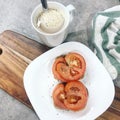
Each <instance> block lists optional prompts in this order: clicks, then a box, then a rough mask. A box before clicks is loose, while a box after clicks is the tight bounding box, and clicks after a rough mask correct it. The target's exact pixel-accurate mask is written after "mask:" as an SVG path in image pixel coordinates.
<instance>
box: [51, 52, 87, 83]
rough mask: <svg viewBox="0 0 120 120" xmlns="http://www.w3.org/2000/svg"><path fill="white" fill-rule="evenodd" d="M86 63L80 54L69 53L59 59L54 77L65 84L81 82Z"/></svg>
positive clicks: (55, 63)
mask: <svg viewBox="0 0 120 120" xmlns="http://www.w3.org/2000/svg"><path fill="white" fill-rule="evenodd" d="M85 70H86V62H85V60H84V58H83V57H82V56H81V55H80V54H78V53H68V54H67V55H65V56H61V57H59V58H57V59H56V60H55V62H54V64H53V68H52V71H53V74H54V77H55V78H56V79H58V80H61V81H63V82H69V81H73V80H79V79H80V78H82V77H83V76H84V73H85Z"/></svg>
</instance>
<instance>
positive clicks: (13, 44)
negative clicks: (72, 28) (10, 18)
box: [0, 31, 49, 108]
mask: <svg viewBox="0 0 120 120" xmlns="http://www.w3.org/2000/svg"><path fill="white" fill-rule="evenodd" d="M48 49H49V48H48V47H46V46H43V45H41V44H39V43H37V42H35V41H33V40H31V39H28V38H26V37H25V36H22V35H20V34H18V33H15V32H12V31H5V32H3V33H2V34H1V35H0V88H2V89H3V90H5V91H6V92H7V93H8V94H10V95H11V96H13V97H15V98H16V99H18V100H19V101H21V102H22V103H24V104H25V105H27V106H28V107H30V108H32V106H31V104H30V102H29V99H28V97H27V95H26V93H25V90H24V86H23V74H24V71H25V69H26V67H27V66H28V64H29V63H30V62H31V61H32V60H33V59H35V58H36V57H37V56H39V55H40V54H42V53H44V52H45V51H47V50H48Z"/></svg>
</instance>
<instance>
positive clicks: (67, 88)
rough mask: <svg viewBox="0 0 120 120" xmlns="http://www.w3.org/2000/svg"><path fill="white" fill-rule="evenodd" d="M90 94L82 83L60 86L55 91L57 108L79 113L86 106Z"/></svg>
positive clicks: (54, 96)
mask: <svg viewBox="0 0 120 120" xmlns="http://www.w3.org/2000/svg"><path fill="white" fill-rule="evenodd" d="M87 99H88V92H87V89H86V87H85V86H84V84H83V83H82V82H80V81H72V82H68V83H66V84H63V83H60V84H58V85H57V86H56V87H55V89H54V91H53V100H54V104H55V106H57V107H59V108H62V109H69V110H73V111H78V110H81V109H83V108H84V107H85V106H86V103H87Z"/></svg>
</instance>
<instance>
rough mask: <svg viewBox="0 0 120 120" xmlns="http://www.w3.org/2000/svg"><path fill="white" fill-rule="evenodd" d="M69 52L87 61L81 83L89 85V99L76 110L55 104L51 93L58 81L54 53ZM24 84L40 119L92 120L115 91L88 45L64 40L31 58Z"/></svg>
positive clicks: (109, 78) (102, 110) (104, 106)
mask: <svg viewBox="0 0 120 120" xmlns="http://www.w3.org/2000/svg"><path fill="white" fill-rule="evenodd" d="M68 52H77V53H80V54H81V55H82V56H83V57H84V58H85V60H86V64H87V66H86V73H85V76H84V78H83V80H82V82H83V83H84V84H85V86H86V87H87V88H88V91H89V98H88V102H87V105H86V107H85V109H83V110H81V111H78V112H73V111H65V110H60V109H58V108H56V107H54V105H53V100H52V96H51V95H52V91H53V89H54V87H55V85H56V84H58V81H57V80H55V79H54V77H53V74H52V71H51V69H52V64H53V62H54V60H55V58H56V57H57V56H60V55H63V54H67V53H68ZM24 86H25V90H26V92H27V95H28V97H29V99H30V101H31V103H32V105H33V107H34V109H35V111H36V113H37V114H38V116H39V118H40V119H41V120H93V119H95V118H97V117H98V116H99V115H101V114H102V113H103V112H105V111H106V109H107V108H108V107H109V106H110V105H111V103H112V101H113V98H114V94H115V90H114V84H113V81H112V79H111V77H110V76H109V74H108V72H107V71H106V69H105V68H104V66H103V65H102V63H101V62H100V61H99V60H98V58H97V57H96V56H95V55H94V54H93V52H92V51H91V50H90V49H89V48H88V47H86V46H85V45H83V44H81V43H77V42H67V43H63V44H61V45H59V46H57V47H55V48H53V49H51V50H49V51H47V52H45V53H44V54H42V55H40V56H39V57H37V58H36V59H35V60H33V62H31V64H30V65H29V66H28V67H27V69H26V71H25V74H24Z"/></svg>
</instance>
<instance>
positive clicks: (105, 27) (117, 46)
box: [89, 5, 120, 80]
mask: <svg viewBox="0 0 120 120" xmlns="http://www.w3.org/2000/svg"><path fill="white" fill-rule="evenodd" d="M92 30H93V35H92V37H93V38H92V40H90V41H89V43H90V47H91V49H93V50H94V52H95V54H96V55H97V57H98V58H99V59H100V61H101V62H102V63H103V65H104V66H105V68H106V69H107V71H108V72H109V74H110V75H111V77H112V79H113V80H114V79H116V78H117V77H118V75H119V74H120V5H118V6H115V7H113V8H110V9H107V10H105V11H102V12H98V13H97V14H96V15H95V16H94V18H93V22H92Z"/></svg>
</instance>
